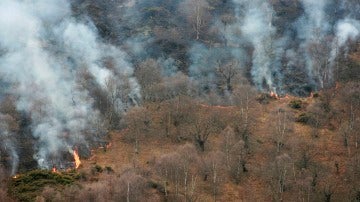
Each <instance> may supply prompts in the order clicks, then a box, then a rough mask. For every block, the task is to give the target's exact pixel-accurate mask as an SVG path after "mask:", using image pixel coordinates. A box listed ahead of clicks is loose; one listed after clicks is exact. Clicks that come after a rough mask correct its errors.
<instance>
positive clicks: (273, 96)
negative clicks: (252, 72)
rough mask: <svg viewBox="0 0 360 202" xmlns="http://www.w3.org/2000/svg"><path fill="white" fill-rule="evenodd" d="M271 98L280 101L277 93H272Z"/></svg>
mask: <svg viewBox="0 0 360 202" xmlns="http://www.w3.org/2000/svg"><path fill="white" fill-rule="evenodd" d="M270 97H272V98H275V99H279V96H278V94H276V93H275V92H273V91H270Z"/></svg>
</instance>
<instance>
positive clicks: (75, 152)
mask: <svg viewBox="0 0 360 202" xmlns="http://www.w3.org/2000/svg"><path fill="white" fill-rule="evenodd" d="M74 160H75V168H76V169H78V168H79V166H80V164H81V161H80V157H79V154H78V152H77V151H76V150H74Z"/></svg>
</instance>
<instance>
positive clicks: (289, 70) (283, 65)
mask: <svg viewBox="0 0 360 202" xmlns="http://www.w3.org/2000/svg"><path fill="white" fill-rule="evenodd" d="M296 3H301V7H300V8H302V9H301V10H302V12H298V11H296V10H294V9H298V10H300V8H297V7H296V6H295V5H296ZM233 4H234V6H235V9H234V11H235V17H236V20H235V22H234V23H232V24H230V25H227V28H226V29H224V30H223V35H224V37H225V40H226V42H227V45H228V46H229V47H232V48H234V47H237V49H242V50H243V51H240V52H239V53H240V54H241V53H242V54H243V55H235V54H234V57H237V58H239V60H240V61H241V60H243V58H252V63H251V67H250V69H251V70H250V72H251V80H252V82H253V83H254V84H255V85H256V86H257V88H258V89H259V90H262V91H275V92H277V93H280V94H282V93H286V92H289V91H290V92H292V93H296V94H300V95H303V94H304V93H302V92H301V91H300V90H299V88H302V87H304V86H307V87H306V88H307V90H308V88H312V89H313V90H317V89H321V88H324V87H325V86H328V85H331V83H332V82H333V78H332V77H333V75H332V72H333V66H334V60H335V59H336V57H337V56H338V54H339V53H340V51H339V49H346V45H347V44H346V42H347V41H348V40H353V41H355V40H356V39H357V37H358V35H359V21H358V20H357V19H355V18H354V15H353V13H356V12H355V11H354V9H356V7H353V8H351V6H349V5H348V3H340V4H339V3H337V2H335V1H327V0H319V1H312V0H300V1H291V2H286V3H284V2H282V1H280V2H271V3H270V2H268V1H248V0H233ZM277 4H280V6H279V5H277ZM345 5H346V6H345ZM291 6H292V7H291ZM281 9H282V10H281ZM286 9H288V10H289V11H290V12H288V13H287V15H286V16H289V19H284V16H281V15H282V14H283V13H284V12H285V11H288V10H286ZM291 9H293V10H291ZM346 12H347V13H350V14H349V15H348V16H345V15H344V14H343V13H346ZM294 13H298V14H297V16H296V17H291V16H290V15H293V14H294ZM223 26H226V25H223ZM246 44H249V45H250V47H252V51H249V50H248V49H246V48H244V47H246ZM229 47H225V48H229ZM244 55H245V56H244ZM304 74H305V76H304ZM294 75H302V76H303V77H304V78H292V77H293V76H294ZM288 76H290V77H288ZM296 82H299V83H298V84H297V85H298V86H297V87H296V86H295V87H294V83H296ZM301 82H302V83H301Z"/></svg>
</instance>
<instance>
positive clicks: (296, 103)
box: [289, 100, 303, 109]
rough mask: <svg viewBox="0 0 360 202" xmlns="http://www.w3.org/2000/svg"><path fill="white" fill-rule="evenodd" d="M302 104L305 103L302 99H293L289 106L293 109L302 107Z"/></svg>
mask: <svg viewBox="0 0 360 202" xmlns="http://www.w3.org/2000/svg"><path fill="white" fill-rule="evenodd" d="M302 105H303V103H302V101H301V100H292V101H290V103H289V106H290V107H291V108H293V109H301V108H302Z"/></svg>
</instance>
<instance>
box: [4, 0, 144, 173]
mask: <svg viewBox="0 0 360 202" xmlns="http://www.w3.org/2000/svg"><path fill="white" fill-rule="evenodd" d="M0 27H1V29H0V49H1V50H2V54H1V55H0V74H1V75H2V76H3V78H4V80H5V82H7V83H9V84H10V86H11V89H9V90H8V92H10V94H12V95H14V96H16V97H17V98H18V99H17V102H16V108H17V110H18V111H21V112H25V113H27V114H29V115H30V117H31V129H32V135H33V136H34V138H35V139H36V145H34V147H35V151H36V153H35V155H34V158H35V159H36V161H37V162H38V165H39V167H40V168H50V167H51V166H53V164H61V162H62V161H61V160H62V159H61V158H62V153H63V152H67V151H68V152H70V153H72V150H73V149H74V146H75V145H80V144H82V145H87V143H86V141H85V140H86V138H87V137H86V136H85V135H90V136H91V135H96V134H94V133H99V131H96V130H93V129H94V128H95V125H96V123H97V122H99V120H98V119H100V118H101V116H100V112H99V111H98V110H97V109H94V107H93V103H94V100H93V98H92V97H91V96H90V95H89V92H88V90H87V89H85V88H84V86H83V83H82V82H83V80H84V77H85V75H90V77H93V78H94V80H95V82H96V83H97V85H99V86H100V88H101V89H103V90H104V91H106V90H107V83H108V80H109V79H110V77H111V76H114V75H115V76H119V77H122V78H127V79H128V83H129V88H130V90H128V95H129V97H132V98H136V97H139V96H140V95H139V89H138V85H137V82H136V80H135V79H134V78H132V74H133V69H132V67H131V65H130V64H129V63H127V62H126V54H125V53H124V52H122V51H121V50H119V49H118V48H116V47H114V46H112V45H108V44H105V43H103V42H101V40H100V39H99V37H98V36H97V34H96V28H95V26H94V25H93V24H92V23H91V22H90V21H85V20H84V21H79V20H77V19H75V18H73V17H72V16H71V8H70V4H69V2H68V1H66V0H56V1H51V2H49V1H46V0H37V1H20V0H19V1H14V0H3V1H1V2H0ZM108 61H111V65H106V62H108ZM116 82H122V81H116ZM120 105H121V103H120ZM120 107H121V106H120ZM123 107H125V106H123ZM1 129H2V132H1V136H9V131H7V130H6V127H1ZM2 139H3V138H2ZM10 140H11V137H9V138H5V144H7V145H9V146H8V147H9V148H15V147H14V145H13V143H12V142H11V141H10ZM10 151H11V153H12V159H13V170H12V172H13V173H14V172H15V171H16V166H17V165H16V164H17V154H16V151H15V150H14V149H10Z"/></svg>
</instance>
